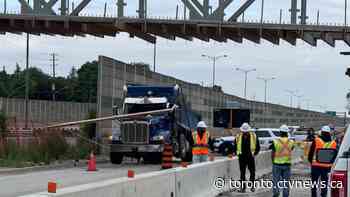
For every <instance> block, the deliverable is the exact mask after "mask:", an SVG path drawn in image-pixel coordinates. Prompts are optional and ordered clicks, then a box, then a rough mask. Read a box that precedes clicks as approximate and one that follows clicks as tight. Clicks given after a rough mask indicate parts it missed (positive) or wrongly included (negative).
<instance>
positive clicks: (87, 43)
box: [0, 0, 350, 112]
mask: <svg viewBox="0 0 350 197" xmlns="http://www.w3.org/2000/svg"><path fill="white" fill-rule="evenodd" d="M71 2H72V0H71ZM78 2H80V1H78V0H75V4H78ZM105 2H107V13H108V15H109V16H114V15H116V7H115V0H105V1H104V0H92V2H91V3H90V4H89V6H88V7H87V8H86V10H84V11H83V13H82V14H83V15H102V13H103V7H104V3H105ZM126 2H127V4H128V5H127V10H126V15H128V16H136V15H137V13H136V10H137V4H136V3H137V2H138V1H137V0H129V1H126ZM217 2H218V0H212V1H211V4H212V6H213V7H214V8H215V7H216V6H217ZM243 2H244V1H241V0H236V1H234V3H233V4H232V6H230V7H229V8H228V9H227V10H226V17H229V16H230V14H231V13H233V12H234V11H235V10H236V9H237V8H238V7H239V6H240V5H241V4H242V3H243ZM3 3H4V0H0V13H1V12H3ZM7 4H8V11H9V12H11V13H16V12H19V3H18V1H16V0H7ZM58 4H59V3H58ZM299 4H300V2H299ZM176 5H179V9H180V11H179V12H180V13H183V5H182V3H181V1H180V0H148V13H149V14H148V15H149V16H150V17H175V10H176ZM264 7H265V8H264V20H267V21H279V13H280V9H282V13H283V14H282V15H283V17H282V20H283V21H284V22H286V23H288V22H289V20H290V19H289V18H290V16H289V13H288V9H289V7H290V1H279V0H265V6H264ZM299 7H300V5H299ZM55 9H56V10H57V9H58V5H57V6H56V7H55ZM260 10H261V0H256V2H255V3H254V4H253V5H252V6H251V7H250V8H248V10H247V11H246V13H245V20H249V21H254V20H259V19H260V14H261V12H260ZM317 11H319V13H320V23H324V24H344V1H342V0H316V1H315V0H313V1H310V0H309V2H308V16H309V20H308V22H309V23H315V22H316V16H317ZM180 17H182V16H180ZM25 38H26V36H25V35H14V34H6V35H0V66H2V65H4V66H5V67H6V70H7V71H8V72H13V70H14V68H15V65H16V62H18V63H19V64H20V66H21V67H22V68H24V65H25V50H26V39H25ZM30 38H31V39H30V48H31V50H30V65H31V66H36V67H39V68H40V69H42V70H43V71H44V72H47V73H51V70H52V68H51V66H50V65H51V63H50V61H49V60H50V57H49V53H53V52H54V53H57V54H58V67H57V73H58V75H61V76H65V75H67V74H68V72H69V71H70V70H71V68H72V67H73V66H74V67H76V68H78V67H79V66H80V65H82V64H83V63H85V62H86V61H92V60H96V59H97V57H98V56H99V55H104V56H108V57H112V58H115V59H118V60H122V61H124V62H145V63H149V64H150V65H153V45H152V44H149V43H147V42H145V41H143V40H140V39H138V38H129V36H128V35H127V34H125V33H121V34H118V35H117V37H115V38H95V37H90V36H87V37H85V38H81V37H73V38H66V37H60V36H56V37H52V36H45V35H44V36H34V35H31V37H30ZM348 50H349V46H347V45H346V44H345V43H343V42H341V41H339V42H337V43H336V47H335V48H332V47H329V46H328V45H327V44H325V43H324V42H323V41H318V45H317V47H311V46H309V45H307V44H306V43H304V42H302V41H298V42H297V46H291V45H290V44H288V43H286V42H284V41H281V44H280V45H279V46H276V45H273V44H271V43H269V42H267V41H264V40H263V41H262V43H261V44H255V43H252V42H250V41H247V40H244V42H243V44H238V43H235V42H232V41H229V42H228V43H218V42H215V41H210V42H209V43H206V42H202V41H199V40H195V41H193V42H190V41H184V40H181V39H177V40H176V41H169V40H164V39H162V38H158V43H157V72H160V73H162V74H166V75H172V76H175V77H177V78H179V79H182V80H186V81H190V82H193V83H199V84H201V83H203V84H204V85H207V86H209V85H211V83H212V63H211V62H210V61H209V60H208V59H206V58H203V57H201V55H202V54H207V55H227V56H228V57H227V58H223V59H220V60H219V61H218V62H217V68H216V84H217V85H220V86H222V88H223V90H224V91H225V92H227V93H230V94H234V95H238V96H242V97H243V93H244V92H243V90H244V75H243V73H240V72H237V71H236V70H235V68H237V67H240V68H244V69H250V68H255V69H257V71H256V72H253V73H250V74H249V75H248V87H247V96H248V98H249V99H254V100H259V101H263V100H264V83H263V82H262V81H260V80H258V79H257V77H261V76H263V77H275V78H276V79H275V80H273V81H271V82H269V83H268V88H267V99H268V102H272V103H276V104H283V105H287V106H289V105H290V95H289V94H288V93H287V92H286V90H293V91H297V94H298V95H301V96H302V97H300V99H299V101H300V103H301V107H302V108H305V109H306V108H307V103H308V102H307V100H309V109H312V110H318V111H321V110H322V111H324V110H335V111H339V112H343V111H345V106H346V104H347V103H346V99H345V96H346V93H347V92H348V91H349V89H350V88H348V87H349V79H348V78H347V77H346V76H345V70H346V68H347V67H348V66H350V65H349V64H350V56H348V57H347V56H341V55H339V52H340V51H348ZM297 100H298V99H297V98H296V97H294V98H293V105H294V106H296V105H297V103H298V102H297Z"/></svg>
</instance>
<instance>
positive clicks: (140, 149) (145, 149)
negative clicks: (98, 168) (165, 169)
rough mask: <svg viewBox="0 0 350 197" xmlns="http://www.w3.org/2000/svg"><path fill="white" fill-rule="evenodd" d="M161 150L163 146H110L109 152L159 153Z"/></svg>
mask: <svg viewBox="0 0 350 197" xmlns="http://www.w3.org/2000/svg"><path fill="white" fill-rule="evenodd" d="M163 149H164V146H163V144H147V145H144V144H143V145H137V144H111V152H117V153H160V152H163Z"/></svg>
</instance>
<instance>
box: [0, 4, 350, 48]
mask: <svg viewBox="0 0 350 197" xmlns="http://www.w3.org/2000/svg"><path fill="white" fill-rule="evenodd" d="M297 1H298V0H291V8H290V22H288V24H286V23H283V22H282V19H281V16H280V20H279V22H277V23H270V22H268V20H269V19H266V18H264V0H262V4H261V13H260V15H261V16H260V19H258V20H256V21H247V20H245V19H244V13H245V12H246V11H247V10H248V9H249V7H250V6H251V5H253V4H254V3H255V2H256V1H255V0H247V1H245V2H244V3H243V4H242V5H240V7H238V9H236V10H235V11H234V12H233V13H231V14H228V13H227V8H228V7H229V6H230V5H231V4H233V3H234V2H233V0H220V1H219V4H218V6H217V7H216V8H214V7H213V6H212V5H211V4H210V1H209V0H204V1H203V2H198V1H197V0H181V1H179V2H180V3H182V4H183V5H184V10H183V11H184V13H183V15H182V17H181V16H180V15H179V7H178V6H177V7H176V16H175V17H174V18H170V17H165V18H150V17H149V16H148V12H147V0H139V1H138V10H137V11H136V12H137V16H136V17H129V16H125V14H124V12H125V11H124V9H125V7H126V6H127V4H126V3H125V1H124V0H118V1H117V5H116V6H117V10H118V13H117V16H115V17H108V15H109V14H108V13H107V9H106V7H107V4H105V9H104V12H103V14H101V16H94V17H91V16H83V15H84V14H82V11H84V10H85V9H87V8H86V7H87V6H88V5H89V3H91V2H93V0H82V1H80V3H79V4H78V5H76V6H75V5H74V4H72V6H71V7H70V6H69V5H70V4H69V1H67V0H61V1H59V0H50V1H45V0H32V1H30V2H31V3H27V1H25V0H18V3H19V4H20V6H21V10H20V12H18V13H17V14H9V13H8V11H7V7H6V6H7V4H6V0H4V2H5V4H4V12H3V13H2V14H0V33H2V34H5V33H16V34H21V33H24V32H25V33H30V34H35V35H40V34H48V35H61V36H85V35H92V36H97V37H104V36H116V35H117V34H118V33H120V32H126V33H129V35H130V37H138V38H141V39H143V40H146V41H147V42H151V43H155V42H156V38H157V37H162V38H166V39H169V40H175V39H176V38H182V39H185V40H189V41H192V40H193V39H194V38H195V39H199V40H202V41H207V42H209V41H210V40H215V41H218V42H227V41H228V40H232V41H234V42H238V43H242V42H243V40H244V39H246V40H249V41H252V42H254V43H260V42H261V40H262V39H264V40H267V41H269V42H271V43H273V44H276V45H278V44H279V43H280V40H281V39H282V40H285V41H287V42H288V43H290V44H291V45H296V41H297V40H298V39H301V40H303V41H305V42H306V43H308V44H309V45H311V46H317V41H318V40H322V41H324V42H326V43H327V44H328V45H330V46H332V47H334V46H335V41H337V40H342V41H344V42H345V43H346V44H348V45H350V34H349V30H350V27H349V26H347V21H346V9H345V20H344V22H342V25H334V26H333V25H329V24H327V25H323V24H320V23H319V18H317V21H316V22H314V23H312V22H309V21H307V19H308V16H307V14H308V13H307V5H308V4H307V0H301V7H300V9H299V8H298V7H297V5H298V2H297ZM58 2H60V8H58V11H57V10H55V9H54V6H55V5H56V4H57V3H58ZM345 7H346V5H345ZM299 11H300V16H299V19H300V21H298V12H299ZM153 15H154V13H153ZM270 21H271V20H270Z"/></svg>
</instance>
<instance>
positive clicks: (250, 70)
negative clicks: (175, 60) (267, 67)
mask: <svg viewBox="0 0 350 197" xmlns="http://www.w3.org/2000/svg"><path fill="white" fill-rule="evenodd" d="M236 70H237V71H240V72H243V73H244V76H245V77H244V98H245V99H247V79H248V73H250V72H254V71H256V69H255V68H254V69H242V68H236Z"/></svg>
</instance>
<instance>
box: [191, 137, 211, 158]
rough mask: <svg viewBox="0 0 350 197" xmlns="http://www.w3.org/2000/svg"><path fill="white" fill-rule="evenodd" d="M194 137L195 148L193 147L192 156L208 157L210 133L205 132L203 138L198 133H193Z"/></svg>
mask: <svg viewBox="0 0 350 197" xmlns="http://www.w3.org/2000/svg"><path fill="white" fill-rule="evenodd" d="M192 137H193V141H194V144H193V147H192V154H193V155H208V153H209V150H208V147H209V146H208V142H209V133H208V132H205V133H203V136H202V138H200V137H199V135H198V134H197V132H193V133H192Z"/></svg>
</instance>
